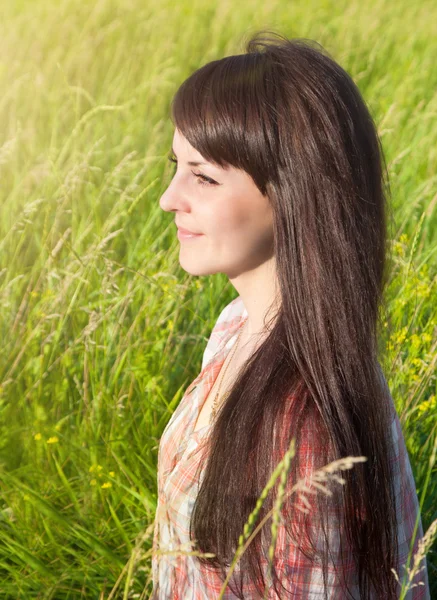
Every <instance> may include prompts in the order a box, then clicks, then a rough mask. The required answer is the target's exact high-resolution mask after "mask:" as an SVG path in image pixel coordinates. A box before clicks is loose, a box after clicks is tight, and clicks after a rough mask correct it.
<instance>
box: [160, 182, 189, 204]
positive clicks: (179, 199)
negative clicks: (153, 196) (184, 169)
mask: <svg viewBox="0 0 437 600" xmlns="http://www.w3.org/2000/svg"><path fill="white" fill-rule="evenodd" d="M159 206H160V207H161V209H162V210H165V211H166V212H170V211H172V210H187V208H188V202H187V199H186V198H185V195H184V193H183V191H182V189H181V187H180V186H178V185H177V184H176V183H175V180H174V179H173V180H172V181H171V182H170V185H169V186H168V188H167V189H166V190H165V192H164V193H163V194H162V196H161V198H160V200H159Z"/></svg>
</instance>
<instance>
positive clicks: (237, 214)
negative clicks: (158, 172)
mask: <svg viewBox="0 0 437 600" xmlns="http://www.w3.org/2000/svg"><path fill="white" fill-rule="evenodd" d="M173 151H174V152H173V156H174V158H176V159H177V170H176V173H175V175H174V177H173V179H172V181H171V182H170V185H169V186H168V188H167V189H166V191H165V192H164V194H163V195H162V196H161V199H160V201H159V205H160V207H161V208H162V210H165V211H168V212H170V211H173V212H174V213H175V223H176V225H177V226H180V227H182V228H184V229H188V230H189V231H192V232H195V233H200V234H201V235H198V236H195V237H192V238H186V239H179V244H180V254H179V262H180V264H181V267H182V268H183V269H184V270H185V271H187V272H188V273H190V274H192V275H212V274H215V273H225V274H226V275H227V276H228V277H229V278H230V279H233V278H235V277H238V276H239V275H240V274H242V273H243V272H246V271H250V270H252V269H255V268H256V267H258V266H260V265H261V264H262V263H264V262H265V261H267V260H268V259H269V258H271V257H272V255H273V215H272V209H271V206H270V202H269V200H268V198H267V197H266V196H263V195H262V194H261V192H260V191H259V189H258V188H257V187H256V185H255V183H254V181H253V180H252V178H251V177H250V176H249V175H248V174H247V173H246V172H245V171H242V170H240V169H235V168H234V167H228V168H226V169H224V168H221V167H219V166H216V165H213V164H212V163H208V162H206V161H205V160H204V158H203V157H202V155H201V154H199V152H197V150H195V149H194V148H193V147H192V146H191V145H190V143H189V142H188V140H187V139H186V138H184V137H183V136H182V134H181V133H179V131H178V130H177V129H176V130H175V133H174V137H173ZM189 162H201V163H204V164H200V165H195V166H193V165H190V164H189ZM201 176H203V177H201ZM204 177H207V178H209V179H211V180H212V181H213V182H214V183H212V182H211V183H209V182H208V181H205V180H204ZM176 231H177V230H175V234H176Z"/></svg>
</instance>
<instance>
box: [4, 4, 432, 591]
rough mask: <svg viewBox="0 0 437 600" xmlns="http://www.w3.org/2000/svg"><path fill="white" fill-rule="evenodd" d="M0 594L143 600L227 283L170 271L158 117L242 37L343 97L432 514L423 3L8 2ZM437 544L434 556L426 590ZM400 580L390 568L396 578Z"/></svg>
mask: <svg viewBox="0 0 437 600" xmlns="http://www.w3.org/2000/svg"><path fill="white" fill-rule="evenodd" d="M0 15H1V19H0V22H1V23H2V25H1V26H0V27H1V35H0V82H1V90H2V94H1V97H0V182H1V185H0V307H1V311H0V315H1V321H0V327H1V336H2V337H1V339H2V340H3V342H2V344H1V347H0V373H1V379H0V581H1V584H0V597H1V598H5V599H6V598H7V599H17V598H20V599H21V598H23V599H27V598H44V599H56V600H58V599H62V600H64V599H76V598H87V599H89V598H96V599H97V598H99V599H103V598H104V599H108V600H110V599H112V598H123V600H125V599H127V598H146V597H147V596H148V594H149V593H150V591H151V584H150V567H151V555H150V548H151V542H152V529H151V527H152V526H153V518H154V513H155V507H156V463H157V450H158V443H159V439H160V435H161V433H162V431H163V429H164V427H165V425H166V423H167V422H168V420H169V418H170V416H171V414H172V411H173V410H174V408H175V407H176V406H177V404H178V402H179V401H180V399H181V397H182V395H183V393H184V390H185V389H186V387H187V386H188V385H189V383H190V382H191V381H192V380H193V379H194V378H195V377H196V375H197V374H198V372H199V369H200V362H201V356H202V352H203V349H204V347H205V344H206V341H207V339H208V336H209V333H210V331H211V328H212V326H213V324H214V322H215V320H216V318H217V316H218V314H219V312H220V310H221V308H222V307H223V306H224V305H225V304H226V303H227V302H229V301H230V300H231V299H232V297H234V296H235V290H234V289H233V288H232V287H231V286H230V284H229V283H228V282H227V279H226V277H225V276H224V275H222V274H220V275H215V276H211V277H200V278H195V277H191V276H189V275H187V273H186V272H184V271H183V270H182V269H181V267H180V265H179V263H178V248H179V242H178V240H177V239H176V235H175V228H174V224H173V219H172V215H167V214H164V213H163V212H162V211H161V210H160V208H159V206H158V201H159V198H160V196H161V194H162V193H163V191H164V190H165V188H166V186H167V185H168V183H169V181H170V175H169V171H168V169H167V166H166V165H167V162H168V161H167V160H166V157H167V155H168V152H169V150H170V146H171V141H172V136H173V129H172V124H171V121H170V119H169V105H170V101H171V98H172V95H173V94H174V92H175V91H176V89H177V87H178V85H179V84H180V83H181V82H182V81H183V80H184V79H185V78H186V77H187V76H188V75H189V74H190V73H191V72H192V71H193V70H194V69H196V68H198V67H199V66H200V65H202V64H204V63H205V62H208V61H209V60H213V59H215V58H219V57H221V56H223V55H228V54H237V53H241V52H242V51H243V45H244V42H245V40H246V39H247V38H248V37H249V36H250V35H251V34H252V33H253V32H254V31H255V30H257V29H260V28H267V27H269V28H272V29H274V30H277V31H278V32H280V33H282V34H285V35H287V36H288V37H305V38H310V39H314V40H316V41H318V42H319V43H321V44H322V46H324V48H326V50H327V51H328V52H329V53H330V54H331V55H332V56H333V57H334V58H335V59H336V60H337V61H338V62H339V63H340V64H341V65H342V66H343V67H344V68H346V69H347V70H348V71H349V72H350V74H351V75H352V77H353V78H354V80H355V81H356V82H357V84H358V85H359V87H360V90H361V91H362V93H363V95H364V97H365V99H366V101H367V103H368V105H369V107H370V109H371V112H372V115H373V116H374V118H375V121H376V123H377V125H378V131H379V134H380V136H381V140H382V143H383V146H384V151H385V154H386V159H387V164H388V168H389V173H390V177H391V188H392V207H393V218H392V222H391V228H390V236H391V240H392V248H393V261H392V272H391V278H390V284H389V286H388V289H387V294H388V296H387V298H388V310H387V315H386V320H385V325H386V327H385V331H384V332H383V333H382V336H381V362H382V365H383V368H384V371H385V373H386V376H387V380H388V383H389V386H390V390H391V392H392V395H393V398H394V400H395V403H396V407H397V409H398V412H399V415H400V418H401V422H402V426H403V431H404V435H405V439H406V443H407V447H408V450H409V453H410V459H411V463H412V467H413V471H414V476H415V480H416V484H417V490H418V495H419V500H420V503H421V509H422V521H423V526H424V530H425V531H427V530H428V529H429V527H430V526H431V524H432V523H433V522H434V521H435V519H436V518H437V477H436V473H437V466H436V449H437V422H436V413H437V400H436V398H437V390H436V362H437V350H436V348H437V335H436V334H437V316H436V306H437V289H436V287H437V286H436V277H437V239H436V228H437V209H436V203H437V175H436V174H437V169H436V167H437V150H436V149H437V122H436V89H437V70H436V69H435V56H436V54H437V36H436V25H435V24H436V23H437V5H436V4H435V2H432V1H425V0H418V2H416V3H411V2H408V1H407V0H399V1H398V2H388V1H387V2H376V1H374V0H369V2H367V3H363V2H358V1H356V0H352V1H347V2H346V1H337V2H334V1H333V0H329V1H328V0H324V1H321V0H319V1H316V0H308V1H307V2H305V3H304V2H301V3H299V2H294V3H291V2H288V1H285V0H282V1H274V0H272V1H271V2H268V3H264V2H261V1H258V2H242V3H237V5H235V4H234V3H232V2H230V1H229V0H223V1H220V2H217V3H210V2H206V1H199V0H193V1H191V2H185V1H181V2H179V3H174V2H169V1H168V0H164V1H163V2H160V3H159V4H158V3H152V2H147V1H146V2H141V1H140V0H125V1H124V2H119V3H116V2H114V1H111V0H101V1H96V2H94V3H91V2H86V1H84V0H81V1H78V0H69V1H68V2H66V1H65V0H61V1H60V2H57V3H53V2H48V1H47V0H32V1H30V0H27V1H25V0H16V1H15V2H7V3H3V4H2V6H1V8H0ZM435 550H436V545H435V544H434V546H433V547H432V548H431V549H430V550H429V552H428V555H427V559H428V570H429V576H430V583H431V590H432V597H437V559H436V553H435ZM401 575H402V574H401Z"/></svg>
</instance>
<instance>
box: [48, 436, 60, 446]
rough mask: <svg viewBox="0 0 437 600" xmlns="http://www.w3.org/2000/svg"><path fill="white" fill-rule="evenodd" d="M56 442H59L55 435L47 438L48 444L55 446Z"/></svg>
mask: <svg viewBox="0 0 437 600" xmlns="http://www.w3.org/2000/svg"><path fill="white" fill-rule="evenodd" d="M56 442H59V438H58V437H57V436H56V435H52V437H49V439H48V440H47V443H48V444H56Z"/></svg>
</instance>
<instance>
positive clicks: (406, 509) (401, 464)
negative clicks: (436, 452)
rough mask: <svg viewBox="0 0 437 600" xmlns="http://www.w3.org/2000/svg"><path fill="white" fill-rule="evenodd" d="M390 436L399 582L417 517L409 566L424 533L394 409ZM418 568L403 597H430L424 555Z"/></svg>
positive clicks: (428, 599)
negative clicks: (391, 441)
mask: <svg viewBox="0 0 437 600" xmlns="http://www.w3.org/2000/svg"><path fill="white" fill-rule="evenodd" d="M392 439H393V447H394V455H393V461H394V477H395V491H396V513H397V520H398V545H399V565H398V569H397V573H398V577H399V580H400V581H401V582H402V579H403V576H404V573H405V565H406V563H407V559H408V554H409V551H410V546H411V544H412V541H413V534H414V528H415V524H416V520H417V519H418V527H417V531H416V535H415V537H414V544H413V552H412V556H411V558H410V562H409V565H408V566H409V568H410V569H411V567H412V565H413V561H414V555H415V554H416V552H417V551H418V545H419V542H420V540H421V538H422V537H423V527H422V520H421V515H420V508H419V500H418V497H417V492H416V485H415V481H414V476H413V472H412V468H411V463H410V459H409V456H408V451H407V448H406V445H405V439H404V436H403V433H402V428H401V424H400V421H399V417H398V415H397V413H396V414H395V416H394V419H393V423H392ZM419 569H420V570H419V572H418V573H417V574H416V575H415V577H413V579H412V581H411V584H412V585H414V586H415V587H411V588H410V590H409V591H408V592H407V594H406V596H405V599H406V600H431V595H430V589H429V581H428V570H427V563H426V557H424V558H423V559H422V561H421V563H420V566H419ZM399 589H400V588H399Z"/></svg>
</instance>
